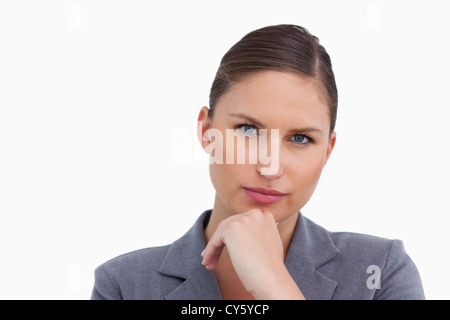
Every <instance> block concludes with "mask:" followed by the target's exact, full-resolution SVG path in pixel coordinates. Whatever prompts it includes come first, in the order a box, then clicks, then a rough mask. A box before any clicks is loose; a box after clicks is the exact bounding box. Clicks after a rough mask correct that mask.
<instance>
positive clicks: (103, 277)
mask: <svg viewBox="0 0 450 320" xmlns="http://www.w3.org/2000/svg"><path fill="white" fill-rule="evenodd" d="M169 247H170V246H161V247H151V248H145V249H140V250H135V251H132V252H128V253H125V254H122V255H120V256H117V257H115V258H113V259H110V260H108V261H106V262H105V263H103V264H101V265H100V266H98V267H97V268H96V269H95V283H94V289H93V292H92V296H91V298H92V299H111V300H118V299H153V298H155V295H156V297H157V298H158V283H160V282H161V281H162V280H161V277H163V276H162V275H161V274H160V273H159V272H158V269H159V267H160V265H161V263H162V261H163V259H164V257H165V255H166V252H167V250H168V248H169Z"/></svg>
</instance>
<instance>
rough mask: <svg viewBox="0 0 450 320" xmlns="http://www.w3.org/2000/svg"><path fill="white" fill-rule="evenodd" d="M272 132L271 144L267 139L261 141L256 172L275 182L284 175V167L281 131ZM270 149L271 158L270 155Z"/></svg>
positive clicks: (273, 130)
mask: <svg viewBox="0 0 450 320" xmlns="http://www.w3.org/2000/svg"><path fill="white" fill-rule="evenodd" d="M270 131H271V132H270V144H269V141H268V139H267V138H264V137H261V139H260V140H259V157H258V163H257V165H256V170H257V171H258V172H259V174H261V175H262V176H264V177H265V178H266V179H267V180H274V179H277V178H278V177H280V176H281V175H282V174H283V166H282V165H281V162H280V139H279V130H277V129H272V130H270ZM265 137H267V135H266V136H265ZM269 148H270V156H269V155H268V149H269Z"/></svg>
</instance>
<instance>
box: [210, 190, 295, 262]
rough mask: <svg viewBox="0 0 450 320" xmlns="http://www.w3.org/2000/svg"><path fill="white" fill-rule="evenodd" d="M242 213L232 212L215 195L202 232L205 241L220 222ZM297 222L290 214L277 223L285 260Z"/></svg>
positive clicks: (293, 214)
mask: <svg viewBox="0 0 450 320" xmlns="http://www.w3.org/2000/svg"><path fill="white" fill-rule="evenodd" d="M238 213H242V212H234V211H233V210H231V209H230V208H229V207H228V206H226V205H225V204H224V202H223V201H222V199H221V198H220V197H219V196H218V195H217V193H216V197H215V200H214V207H213V210H212V212H211V217H210V219H209V222H208V225H207V226H206V228H205V230H204V235H205V241H206V242H208V241H209V239H210V238H211V236H212V235H213V234H214V232H215V231H216V229H217V227H218V225H219V224H220V222H222V221H223V220H225V219H226V218H228V217H231V216H232V215H235V214H238ZM297 220H298V212H295V213H292V214H290V215H289V216H287V217H285V218H283V219H282V220H279V221H277V222H278V232H279V233H280V238H281V242H282V244H283V253H284V258H285V259H286V256H287V252H288V250H289V245H290V244H291V240H292V236H293V235H294V230H295V226H296V224H297Z"/></svg>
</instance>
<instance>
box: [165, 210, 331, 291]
mask: <svg viewBox="0 0 450 320" xmlns="http://www.w3.org/2000/svg"><path fill="white" fill-rule="evenodd" d="M210 214H211V210H207V211H205V212H204V213H203V214H202V215H201V216H200V217H199V218H198V219H197V221H196V222H195V224H194V225H193V227H192V228H191V229H190V230H189V231H188V232H187V233H186V234H185V235H184V236H182V237H181V238H180V239H178V240H177V241H175V242H174V243H173V244H172V245H170V247H169V249H168V250H167V253H166V256H165V257H164V260H163V262H162V264H161V266H160V268H159V272H160V273H162V274H165V275H167V276H172V277H175V278H179V279H182V280H184V281H183V282H182V283H181V284H180V285H178V286H177V287H175V288H173V289H172V290H171V291H170V292H168V293H167V294H166V296H165V298H166V299H170V300H185V299H199V300H201V299H203V300H219V299H222V296H221V294H220V290H219V286H218V284H217V280H216V277H215V274H214V272H213V271H210V270H207V269H206V268H205V267H204V266H203V265H202V264H201V261H202V257H201V256H200V254H201V252H202V251H203V249H204V248H205V245H206V244H205V239H204V235H203V228H204V226H205V225H206V224H207V223H208V220H209V217H210ZM339 253H340V251H339V249H338V248H336V246H335V245H334V243H333V241H332V239H331V237H330V235H329V233H328V231H327V230H325V229H324V228H322V227H320V226H319V225H317V224H315V223H314V222H312V221H311V220H309V219H307V218H305V217H303V215H302V214H301V213H299V218H298V221H297V225H296V227H295V231H294V235H293V237H292V241H291V245H290V247H289V251H288V255H287V257H286V260H285V265H286V268H287V269H288V271H289V273H290V274H291V276H292V278H293V279H294V281H295V282H296V284H297V285H298V287H299V288H300V290H301V291H302V293H303V295H304V296H305V298H306V299H307V300H328V299H331V298H332V296H333V293H334V291H335V289H336V286H337V284H338V283H337V281H335V280H333V279H331V278H329V277H327V276H326V275H324V274H323V273H321V272H320V267H322V266H324V265H325V264H327V263H328V262H329V261H331V260H332V259H333V258H335V257H336V256H337V255H338V254H339Z"/></svg>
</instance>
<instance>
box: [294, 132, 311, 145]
mask: <svg viewBox="0 0 450 320" xmlns="http://www.w3.org/2000/svg"><path fill="white" fill-rule="evenodd" d="M293 140H294V142H296V143H300V144H305V143H308V142H310V140H309V138H308V137H307V136H304V135H302V134H296V135H294V136H293Z"/></svg>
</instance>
